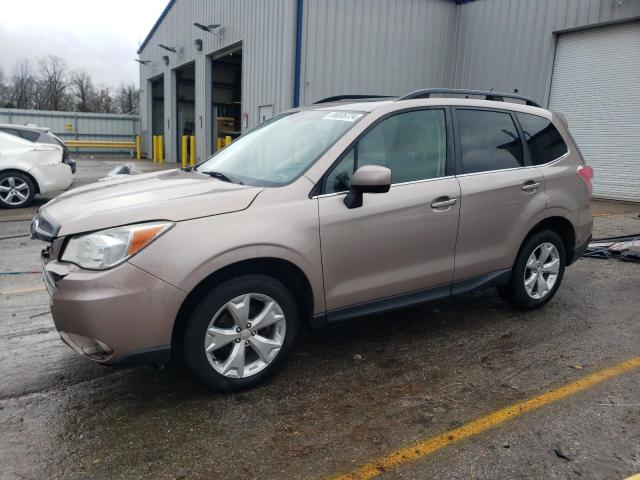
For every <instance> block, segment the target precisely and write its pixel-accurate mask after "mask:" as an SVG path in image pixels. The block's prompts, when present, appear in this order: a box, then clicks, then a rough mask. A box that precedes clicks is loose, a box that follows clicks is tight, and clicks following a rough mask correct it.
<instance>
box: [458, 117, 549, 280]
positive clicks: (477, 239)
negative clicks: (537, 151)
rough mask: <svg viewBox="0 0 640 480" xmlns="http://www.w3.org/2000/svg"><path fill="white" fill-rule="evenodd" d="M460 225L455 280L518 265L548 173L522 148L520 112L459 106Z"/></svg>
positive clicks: (539, 211) (540, 209)
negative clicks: (518, 255) (517, 257)
mask: <svg viewBox="0 0 640 480" xmlns="http://www.w3.org/2000/svg"><path fill="white" fill-rule="evenodd" d="M454 117H455V125H456V146H457V148H456V151H457V153H458V155H457V169H458V181H459V182H460V190H461V207H460V228H459V232H458V243H457V247H456V254H455V264H456V265H455V273H454V282H455V281H460V280H465V279H469V278H472V277H477V276H479V275H484V274H490V273H493V272H498V271H500V270H505V269H509V268H511V267H512V266H513V262H514V261H515V257H516V254H517V252H518V250H519V248H520V245H521V244H522V241H523V240H524V238H525V236H526V234H527V232H528V231H529V229H530V228H531V227H532V226H533V225H535V224H536V223H537V222H538V221H540V220H542V219H543V218H544V215H545V209H546V196H545V193H544V176H543V175H542V172H541V171H540V170H539V169H538V168H537V167H536V166H534V165H531V161H530V159H529V155H528V152H526V151H525V149H523V144H522V139H521V131H520V128H519V124H518V123H517V120H516V117H515V114H513V113H512V112H509V111H506V110H494V109H483V108H455V109H454Z"/></svg>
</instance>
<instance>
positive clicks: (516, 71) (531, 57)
mask: <svg viewBox="0 0 640 480" xmlns="http://www.w3.org/2000/svg"><path fill="white" fill-rule="evenodd" d="M635 16H640V1H638V0H480V1H477V2H473V3H468V4H464V5H460V6H459V7H458V17H457V25H456V42H455V56H454V61H453V62H452V63H451V64H452V66H453V68H452V72H451V75H450V77H449V79H450V85H451V86H453V87H458V88H478V89H491V88H494V89H495V90H497V91H505V92H513V90H514V89H518V92H519V93H521V94H523V95H527V96H530V97H532V98H533V99H534V100H537V101H538V102H541V103H544V102H545V101H546V94H547V93H548V92H547V90H548V81H549V79H550V66H551V64H552V63H551V61H550V59H551V58H552V57H551V56H552V54H553V49H554V47H555V41H554V36H553V32H556V31H558V30H565V29H568V28H577V27H582V26H586V25H592V24H597V23H602V22H609V21H615V20H621V19H628V18H632V17H635Z"/></svg>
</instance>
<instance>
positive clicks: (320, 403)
mask: <svg viewBox="0 0 640 480" xmlns="http://www.w3.org/2000/svg"><path fill="white" fill-rule="evenodd" d="M119 163H122V162H121V161H119V160H116V159H111V160H92V159H81V160H80V162H79V170H78V175H77V185H79V184H83V183H87V182H90V181H94V180H95V179H97V178H99V177H100V176H103V175H104V173H105V172H106V171H108V170H110V169H111V168H113V165H115V164H119ZM135 163H136V165H137V166H138V168H139V169H140V170H142V171H147V170H152V169H154V168H159V167H157V166H154V165H153V164H151V163H150V162H135ZM163 168H166V166H165V167H163ZM46 200H47V199H44V198H43V199H41V200H39V201H38V204H42V203H44V202H45V201H46ZM36 208H37V206H35V207H33V208H29V209H25V210H20V211H0V238H1V240H0V271H2V272H25V273H21V274H18V275H6V274H3V275H0V379H1V380H0V478H1V479H14V478H15V479H22V478H29V479H31V478H33V479H35V478H65V479H76V478H91V479H128V478H150V479H151V478H153V479H187V478H188V479H191V478H203V479H204V478H230V479H232V478H233V479H236V478H250V479H252V478H255V479H262V478H286V479H289V478H318V477H323V476H326V475H331V474H334V473H337V472H345V471H349V470H350V469H352V468H354V467H356V466H357V465H359V464H361V463H363V462H366V461H368V460H370V459H373V458H376V457H378V456H380V455H384V454H385V453H387V452H389V451H390V450H393V449H395V448H398V447H401V446H403V445H407V444H410V443H412V442H414V441H417V440H420V439H422V438H426V437H430V436H433V435H437V434H440V433H442V432H445V431H447V430H448V429H452V428H456V427H458V426H460V425H462V424H464V423H465V422H467V421H469V420H471V419H474V418H477V417H479V416H482V415H485V414H487V413H489V412H492V411H494V410H496V409H498V408H500V407H502V406H505V405H508V404H510V403H512V402H515V401H518V400H522V399H526V398H529V397H531V396H534V395H537V394H539V393H541V392H544V391H545V390H548V389H550V388H554V387H557V386H560V385H562V384H564V383H567V382H570V381H572V380H575V379H577V378H579V377H581V376H584V375H585V374H587V373H589V372H592V371H595V370H598V369H601V368H604V367H607V366H611V365H614V364H616V363H618V362H620V361H623V360H625V359H628V358H630V357H633V356H637V355H639V354H640V342H639V339H640V322H638V318H640V303H639V302H638V296H639V294H640V275H639V272H640V270H639V268H640V266H639V265H637V264H630V263H623V262H619V261H615V260H596V259H583V260H580V261H578V262H577V263H576V264H575V265H574V266H572V267H570V268H569V269H568V270H567V273H566V275H565V279H564V283H563V286H562V288H561V289H560V290H559V292H558V294H557V296H556V297H555V299H554V300H553V301H552V302H551V303H550V304H548V305H547V306H546V307H545V308H543V309H542V310H539V311H535V312H529V313H522V312H517V311H514V310H512V309H510V308H509V307H508V306H507V305H505V304H504V303H503V302H501V301H500V299H499V298H498V296H497V295H496V294H495V292H494V291H493V290H492V289H487V290H485V291H482V292H476V293H473V294H469V295H465V296H463V297H461V298H459V299H457V300H456V301H449V302H443V303H439V304H436V305H429V306H424V307H420V308H414V309H410V310H403V311H400V312H395V313H393V314H389V315H383V316H376V317H368V318H363V319H361V320H359V321H357V322H354V323H351V324H349V325H345V326H342V327H340V328H336V329H332V330H329V331H326V332H324V333H321V334H317V335H314V336H311V337H309V338H307V339H304V340H303V341H302V342H301V343H300V345H299V346H298V348H297V349H296V350H295V352H294V353H293V354H292V356H291V357H290V359H289V361H288V362H287V363H286V366H285V368H284V369H283V371H282V372H281V373H280V374H279V375H278V376H276V377H275V378H274V379H273V380H272V381H271V382H270V383H268V384H267V385H265V386H263V387H261V388H257V389H254V390H251V391H248V392H244V393H240V394H234V395H212V394H210V393H208V392H207V391H205V390H204V389H203V388H202V387H201V386H200V385H199V384H198V383H196V382H195V381H193V380H192V379H190V378H189V377H188V376H187V375H186V374H185V372H183V371H182V370H181V369H180V368H178V367H176V366H167V367H166V368H164V369H160V370H159V369H156V368H154V367H151V366H143V367H127V368H110V367H103V366H100V365H96V364H94V363H92V362H90V361H88V360H86V359H84V358H81V357H79V356H78V355H76V354H75V353H74V352H72V351H71V350H70V349H69V348H68V347H66V346H65V345H64V344H63V343H62V342H61V340H60V339H59V337H58V335H57V333H56V332H55V329H54V327H53V323H52V320H51V316H50V313H49V305H48V301H49V300H48V297H47V294H46V292H45V291H44V290H43V286H42V282H41V280H40V276H39V273H30V272H38V268H39V267H38V264H39V257H38V252H39V250H40V248H41V246H42V244H40V243H39V242H36V241H31V240H29V239H28V238H27V237H26V232H27V230H28V225H29V220H30V218H31V216H32V215H33V213H34V211H35V209H36ZM593 211H594V213H596V214H597V215H598V216H597V217H596V219H595V230H594V236H596V237H600V236H605V235H613V234H631V233H640V219H639V218H638V214H639V213H640V206H634V205H625V204H614V203H606V202H595V203H594V206H593ZM8 291H11V292H13V293H6V292H8ZM1 292H5V293H1ZM638 472H640V373H639V372H638V371H634V372H630V373H627V374H625V375H623V376H620V377H618V378H616V379H614V380H611V381H609V382H606V383H603V384H600V385H599V386H597V387H595V388H593V389H590V390H588V391H585V392H582V393H579V394H577V395H575V396H573V397H570V398H567V399H565V400H563V401H561V402H558V403H555V404H553V405H550V406H548V407H545V408H543V409H541V410H538V411H536V412H534V413H531V414H526V415H523V416H522V417H519V418H517V419H514V420H511V421H509V422H506V423H505V424H503V425H502V426H500V427H499V428H496V429H493V430H490V431H487V432H485V433H482V434H480V435H478V436H476V437H474V438H472V439H469V440H467V441H464V442H461V443H457V444H455V445H452V446H450V447H447V448H444V449H442V450H440V451H438V452H436V453H435V454H433V455H430V456H428V457H426V458H424V459H422V460H419V461H417V462H413V463H409V464H406V465H403V466H401V467H400V468H398V469H397V470H394V471H392V472H387V473H386V474H384V475H383V477H382V478H425V479H428V478H460V479H469V478H487V479H495V478H505V479H507V478H532V479H533V478H535V479H538V478H558V479H565V478H593V479H596V478H597V479H603V478H605V479H608V478H611V479H620V478H624V477H625V476H629V475H631V474H632V473H638Z"/></svg>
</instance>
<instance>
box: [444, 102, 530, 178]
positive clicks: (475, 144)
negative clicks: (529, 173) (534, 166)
mask: <svg viewBox="0 0 640 480" xmlns="http://www.w3.org/2000/svg"><path fill="white" fill-rule="evenodd" d="M456 117H457V119H458V129H459V131H460V146H461V151H462V152H461V154H462V171H463V173H474V172H487V171H491V170H503V169H506V168H516V167H522V166H523V165H524V159H523V155H522V142H521V141H520V136H519V135H518V130H517V129H516V126H515V125H514V123H513V120H512V119H511V115H510V114H509V113H502V112H494V111H488V110H466V109H458V110H456Z"/></svg>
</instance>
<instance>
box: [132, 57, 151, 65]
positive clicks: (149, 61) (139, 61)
mask: <svg viewBox="0 0 640 480" xmlns="http://www.w3.org/2000/svg"><path fill="white" fill-rule="evenodd" d="M134 60H135V61H136V62H138V63H140V64H142V65H149V64H150V63H151V60H140V59H139V58H134Z"/></svg>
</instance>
